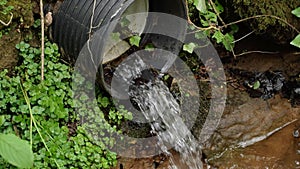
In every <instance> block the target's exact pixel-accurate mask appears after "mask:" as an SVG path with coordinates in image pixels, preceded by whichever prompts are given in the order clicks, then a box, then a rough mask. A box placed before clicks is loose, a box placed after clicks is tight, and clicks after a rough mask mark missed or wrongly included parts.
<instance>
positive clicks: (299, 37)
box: [290, 34, 300, 48]
mask: <svg viewBox="0 0 300 169" xmlns="http://www.w3.org/2000/svg"><path fill="white" fill-rule="evenodd" d="M290 44H291V45H293V46H296V47H298V48H300V34H299V35H297V36H296V37H295V39H294V40H292V41H291V43H290Z"/></svg>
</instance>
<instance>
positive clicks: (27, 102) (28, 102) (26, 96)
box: [20, 84, 60, 168]
mask: <svg viewBox="0 0 300 169" xmlns="http://www.w3.org/2000/svg"><path fill="white" fill-rule="evenodd" d="M20 86H21V90H22V93H23V96H24V98H25V101H26V104H27V106H28V109H29V113H30V120H31V121H32V122H33V125H34V127H35V129H36V131H37V132H38V134H39V136H40V138H41V140H42V142H43V144H44V146H45V148H46V150H47V151H48V152H49V154H50V155H51V156H52V153H51V151H50V150H49V148H48V146H47V144H46V141H45V139H44V137H43V136H42V134H41V132H40V129H39V128H38V126H37V124H36V121H35V119H34V116H33V113H32V109H31V105H30V100H29V97H28V95H27V92H26V91H25V90H24V89H23V86H22V84H20ZM30 143H31V145H32V127H31V130H30ZM31 148H32V147H31ZM54 162H55V164H56V165H57V168H60V167H59V165H58V163H57V161H56V160H55V159H54Z"/></svg>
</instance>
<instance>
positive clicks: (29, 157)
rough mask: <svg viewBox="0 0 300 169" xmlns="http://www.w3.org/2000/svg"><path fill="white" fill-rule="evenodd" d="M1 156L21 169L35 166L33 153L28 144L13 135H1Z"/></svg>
mask: <svg viewBox="0 0 300 169" xmlns="http://www.w3.org/2000/svg"><path fill="white" fill-rule="evenodd" d="M0 154H1V156H2V157H3V158H4V159H5V160H7V161H8V162H9V163H10V164H13V165H15V166H17V167H19V168H30V167H32V165H33V152H32V150H31V148H30V146H29V144H28V142H27V141H24V140H21V139H20V138H19V137H17V136H15V135H13V134H0Z"/></svg>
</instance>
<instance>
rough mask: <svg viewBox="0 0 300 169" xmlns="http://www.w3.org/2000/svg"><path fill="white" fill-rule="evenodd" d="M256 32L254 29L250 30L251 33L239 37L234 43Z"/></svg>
mask: <svg viewBox="0 0 300 169" xmlns="http://www.w3.org/2000/svg"><path fill="white" fill-rule="evenodd" d="M254 32H255V31H252V32H250V33H248V34H246V35H244V36H243V37H241V38H239V39H237V40H235V41H233V42H232V43H236V42H238V41H241V40H243V39H245V38H246V37H248V36H249V35H251V34H252V33H254Z"/></svg>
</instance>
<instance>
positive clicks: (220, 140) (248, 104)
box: [204, 87, 300, 158]
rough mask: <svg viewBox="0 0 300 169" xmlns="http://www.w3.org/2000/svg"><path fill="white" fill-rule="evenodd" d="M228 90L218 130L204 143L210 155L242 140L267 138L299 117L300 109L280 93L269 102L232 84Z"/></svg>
mask: <svg viewBox="0 0 300 169" xmlns="http://www.w3.org/2000/svg"><path fill="white" fill-rule="evenodd" d="M228 90H229V91H228V93H229V94H228V95H229V96H228V101H227V105H226V108H225V111H224V113H223V117H222V119H221V121H220V123H219V126H218V129H217V131H216V132H215V133H214V134H213V135H212V137H211V138H210V140H209V141H208V142H207V143H206V145H205V146H204V147H205V148H204V152H205V154H206V155H207V156H208V158H209V157H213V156H214V155H216V154H217V153H220V152H222V151H224V150H225V149H228V148H230V147H235V146H237V145H241V143H243V142H247V141H249V140H254V142H255V139H258V141H259V137H264V138H266V137H267V134H268V133H269V132H271V131H273V130H275V129H276V128H278V127H280V126H283V125H284V124H286V123H287V122H290V121H292V120H294V119H295V118H296V117H297V116H299V112H300V110H299V109H297V108H292V107H291V104H290V103H289V102H288V100H287V99H282V98H281V97H280V96H279V95H276V96H275V97H274V98H272V99H269V100H268V103H267V102H266V101H264V100H262V99H260V98H250V97H249V96H248V94H247V93H246V92H243V91H239V90H235V89H234V88H232V87H229V88H228Z"/></svg>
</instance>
